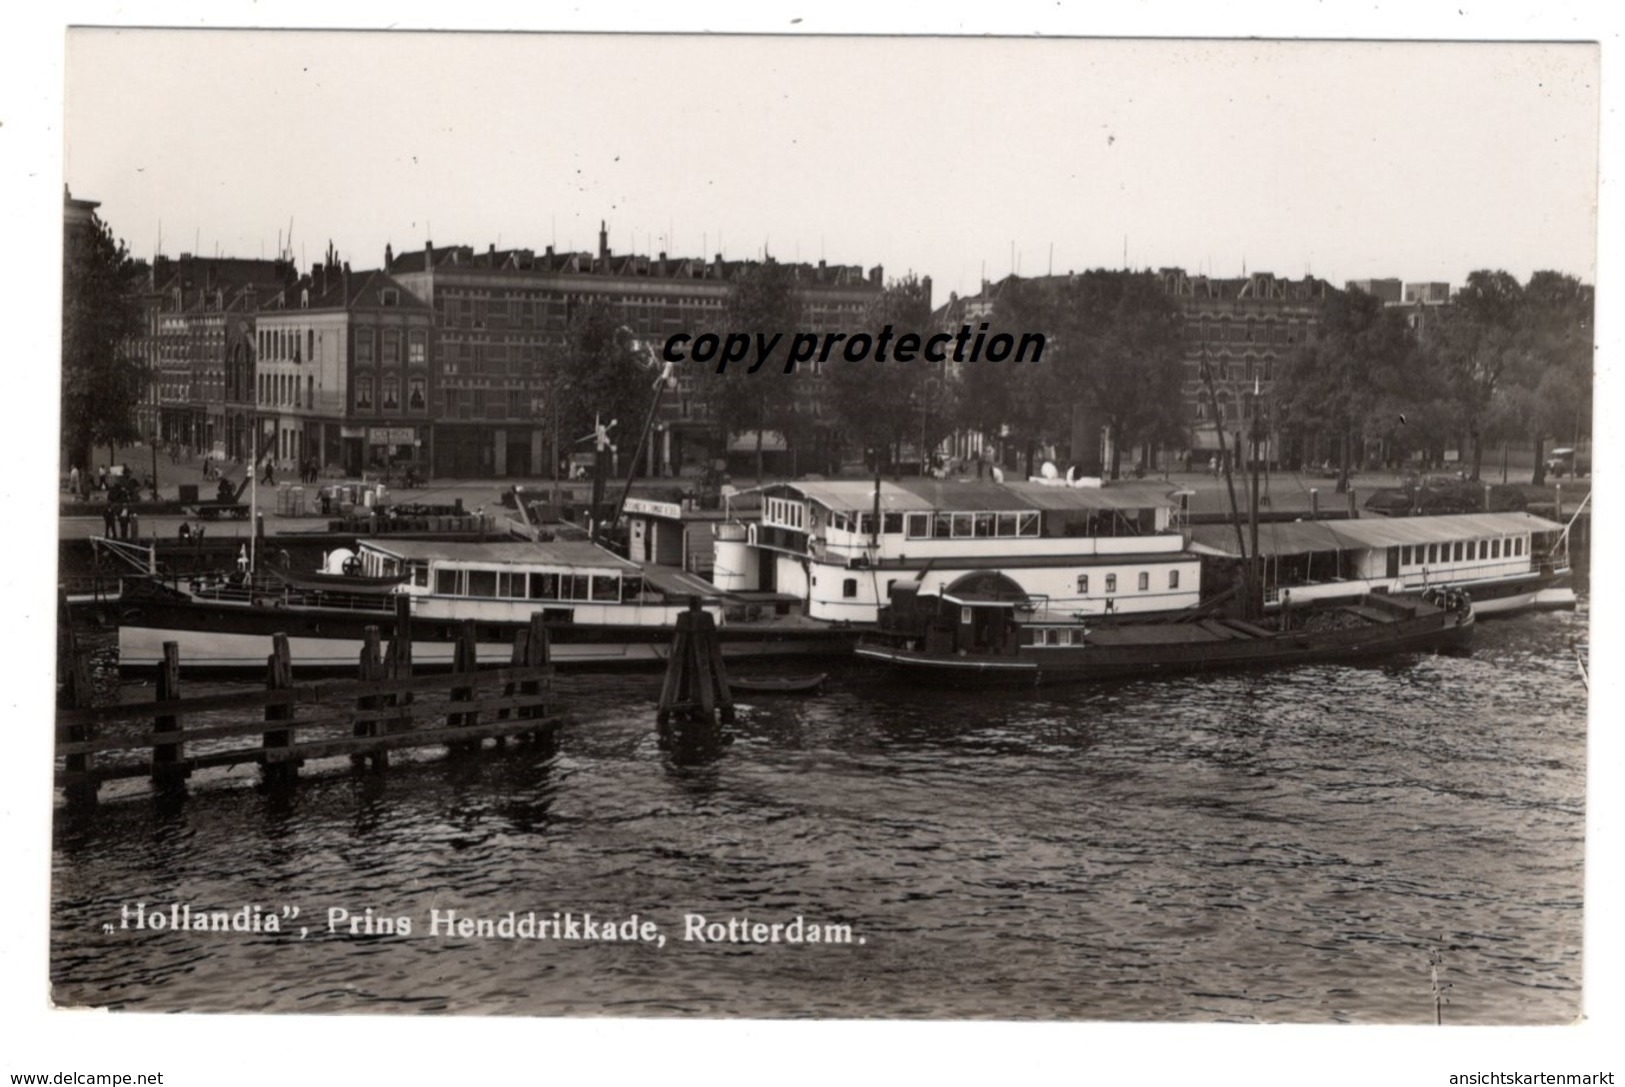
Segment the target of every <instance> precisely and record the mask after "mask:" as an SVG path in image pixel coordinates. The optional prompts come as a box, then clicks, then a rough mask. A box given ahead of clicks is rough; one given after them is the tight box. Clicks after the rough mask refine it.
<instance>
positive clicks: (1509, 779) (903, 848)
mask: <svg viewBox="0 0 1625 1087" xmlns="http://www.w3.org/2000/svg"><path fill="white" fill-rule="evenodd" d="M1586 622H1587V613H1586V607H1585V604H1584V602H1582V605H1581V608H1580V610H1578V611H1577V612H1573V613H1556V614H1546V615H1531V616H1523V617H1517V618H1512V619H1504V620H1490V621H1485V622H1482V623H1480V624H1479V629H1478V635H1477V640H1476V644H1475V646H1474V647H1473V649H1472V650H1471V651H1470V652H1468V653H1466V654H1463V655H1459V656H1420V657H1408V658H1400V659H1396V660H1393V661H1389V662H1385V663H1381V664H1371V665H1363V666H1311V667H1303V668H1297V669H1286V670H1276V671H1268V672H1246V673H1234V674H1228V675H1211V676H1195V677H1189V678H1183V679H1170V678H1159V679H1157V680H1156V681H1154V682H1151V681H1133V682H1121V683H1113V684H1096V685H1093V686H1084V687H1075V688H1055V689H1049V690H1042V691H1036V692H1010V691H1003V692H997V693H977V694H967V693H964V692H956V691H950V690H942V689H935V688H931V687H922V686H918V685H913V684H903V683H898V682H897V681H895V680H893V679H891V678H890V677H888V676H887V675H885V674H884V673H882V672H874V671H864V670H859V669H857V668H855V667H854V668H850V669H848V668H846V667H845V666H837V671H836V672H834V673H833V675H832V678H831V682H830V683H829V685H828V686H827V687H826V690H825V693H824V694H823V695H822V696H819V697H811V698H808V697H802V698H793V697H772V696H765V695H755V696H749V695H747V696H744V697H743V698H742V700H741V710H740V715H739V720H738V722H737V723H736V725H735V726H734V729H733V733H734V742H733V743H732V744H731V745H729V746H728V747H726V748H725V749H724V750H723V751H722V753H721V754H720V756H719V757H717V758H715V759H714V760H712V761H709V762H707V763H704V764H702V765H697V766H680V765H676V764H674V763H673V762H672V761H671V760H670V759H669V758H668V757H667V756H666V754H665V753H663V752H662V750H661V748H660V747H659V745H658V744H657V742H656V736H655V729H654V720H653V719H654V705H655V700H656V698H657V695H658V683H659V677H658V676H652V675H644V676H609V677H606V676H566V677H562V678H561V679H560V680H559V682H558V688H559V690H560V692H561V694H562V695H563V696H564V697H565V699H566V700H567V701H568V702H569V704H570V709H571V711H572V712H573V713H574V714H575V715H576V716H577V717H578V718H579V720H578V721H577V723H575V724H572V725H569V726H567V727H566V728H565V730H564V731H563V732H562V734H561V736H560V739H559V742H558V745H557V749H556V750H555V751H548V750H545V749H539V748H523V747H521V748H509V749H508V750H507V751H505V752H501V753H498V752H487V753H484V754H481V755H479V756H477V757H473V758H468V759H463V760H456V761H452V760H447V759H444V758H442V757H438V756H433V757H424V758H421V759H419V760H417V761H411V762H407V761H403V760H402V759H401V758H400V757H399V756H397V763H396V765H395V766H394V767H393V768H391V769H390V770H388V771H387V772H384V773H382V774H358V773H352V772H351V771H350V770H349V769H348V768H347V766H346V765H344V764H341V763H331V764H326V765H325V768H324V767H323V766H320V765H318V766H313V767H308V768H307V770H306V772H305V776H304V778H303V780H302V781H301V782H300V784H299V785H298V786H296V787H295V788H293V789H291V790H283V791H276V792H267V791H264V790H261V789H259V788H257V787H255V785H254V779H253V777H252V775H251V774H242V775H238V776H236V777H227V778H225V779H222V780H215V781H211V780H210V779H207V778H205V777H203V776H202V775H200V776H199V778H198V779H196V780H195V781H194V783H193V786H192V789H191V794H190V796H189V797H188V798H186V799H185V800H183V801H170V800H159V799H155V798H152V797H148V796H145V795H136V796H129V797H125V798H122V799H121V798H119V796H118V794H117V793H115V792H114V791H113V790H111V789H109V790H107V791H106V792H105V793H104V802H103V803H102V804H101V805H100V806H99V807H98V808H97V809H95V810H93V811H91V812H88V813H85V814H82V815H81V814H71V815H70V814H68V813H67V812H65V811H61V810H59V812H58V818H57V820H56V827H55V832H54V852H53V862H54V863H53V867H54V875H53V886H52V900H53V913H52V917H53V932H52V943H51V947H52V954H51V973H52V980H53V983H54V992H55V996H56V999H57V1000H58V1001H60V1002H63V1003H67V1004H85V1005H96V1006H111V1007H116V1008H127V1009H143V1010H191V1011H205V1010H232V1011H286V1012H361V1013H389V1012H417V1013H421V1012H436V1013H448V1012H449V1013H498V1014H523V1015H570V1014H595V1015H598V1014H609V1015H641V1016H734V1015H738V1016H755V1017H801V1016H820V1017H869V1016H883V1017H901V1018H914V1017H931V1018H942V1017H949V1018H953V1017H974V1018H1001V1019H1008V1018H1039V1019H1055V1018H1063V1019H1087V1020H1113V1021H1144V1020H1157V1021H1181V1022H1208V1021H1262V1022H1298V1023H1324V1022H1359V1023H1430V1022H1433V1021H1434V1019H1435V1016H1436V1015H1437V1016H1438V1017H1440V1018H1442V1019H1443V1020H1444V1021H1445V1022H1447V1023H1448V1022H1459V1023H1495V1024H1513V1023H1558V1022H1566V1021H1569V1020H1572V1019H1574V1018H1575V1017H1576V1016H1577V1015H1578V1014H1579V1012H1580V1009H1581V980H1582V978H1581V951H1582V947H1581V929H1582V906H1583V901H1582V887H1583V863H1584V811H1585V808H1584V801H1585V769H1586V768H1585V752H1586V690H1585V687H1584V685H1583V684H1582V682H1581V680H1580V678H1579V675H1578V671H1577V668H1576V665H1575V661H1574V655H1573V651H1572V649H1571V641H1572V640H1574V639H1576V638H1578V639H1581V640H1583V639H1584V636H1585V630H1586ZM203 690H204V688H201V687H199V686H198V685H188V688H187V693H188V694H194V693H203ZM137 903H142V904H144V905H145V907H146V909H147V910H148V911H151V910H153V909H154V908H155V907H156V908H160V909H161V910H162V911H163V912H165V913H166V914H167V912H168V910H169V906H170V904H171V903H175V904H183V905H189V906H191V907H192V909H193V910H194V911H202V910H213V911H225V910H230V911H238V910H240V909H241V908H242V907H244V906H249V907H251V908H252V907H256V906H257V907H259V908H260V910H261V916H262V919H263V917H264V916H268V915H270V914H272V913H278V915H279V917H280V916H282V914H281V913H280V912H279V911H282V910H284V909H286V908H289V907H297V909H298V911H299V913H298V916H297V917H293V916H291V915H290V916H289V920H288V922H287V924H286V925H285V926H284V928H283V930H282V931H279V932H276V933H270V932H266V931H264V930H263V926H262V931H260V932H257V933H256V932H251V931H250V932H232V931H211V932H202V931H184V930H183V931H171V930H168V929H162V930H155V929H153V928H150V927H149V928H145V929H136V928H120V927H118V926H119V923H120V918H121V908H125V907H128V908H130V909H133V908H134V907H135V906H136V904H137ZM368 908H371V909H372V911H373V916H374V917H375V918H383V917H392V918H394V917H400V918H405V919H406V920H407V921H409V922H410V923H411V925H412V926H413V931H412V932H411V934H410V935H405V934H402V933H401V931H400V929H399V927H397V931H396V932H395V934H393V935H381V934H378V928H379V927H381V926H375V929H374V933H373V934H372V935H367V934H366V933H365V930H364V929H363V930H361V931H358V932H356V933H354V934H352V933H351V932H349V931H348V929H346V928H344V927H343V926H342V925H341V927H340V930H339V931H336V932H334V931H329V928H328V924H327V922H328V919H329V913H328V911H329V910H346V911H348V912H349V915H350V916H351V917H354V918H364V917H365V913H364V911H365V910H366V909H368ZM449 910H456V911H457V915H458V916H468V917H473V918H489V919H493V920H495V919H500V918H503V917H505V916H506V915H507V914H508V912H509V911H514V913H515V914H516V915H517V917H518V918H524V917H525V916H526V915H527V914H529V913H531V912H532V911H534V913H535V915H536V916H537V917H539V918H542V919H544V920H546V919H549V918H551V917H552V916H553V914H554V912H555V911H557V912H558V913H559V914H560V915H561V920H563V919H565V918H563V915H565V914H567V913H568V914H571V915H573V917H574V918H575V919H576V920H577V921H580V920H581V917H582V915H583V914H586V913H590V914H591V915H592V916H593V918H595V919H599V920H603V919H609V920H612V921H615V922H626V921H628V920H630V919H631V918H632V917H633V915H636V917H637V921H638V923H639V924H643V923H645V922H651V921H652V922H653V923H654V925H653V926H652V929H653V930H657V931H658V933H659V935H662V936H664V937H665V938H666V942H665V945H664V946H660V945H659V943H658V941H650V942H642V941H615V942H606V941H604V940H602V939H599V940H588V939H585V938H582V939H509V938H504V937H503V936H501V935H493V936H483V935H480V934H478V932H477V931H476V933H475V934H474V935H468V936H464V935H461V934H459V933H458V932H457V931H455V929H453V930H452V931H449V932H447V931H443V930H434V929H432V928H431V921H432V919H433V918H435V917H437V916H438V917H440V918H442V919H443V918H445V916H446V911H449ZM432 911H440V913H439V914H434V913H433V912H432ZM691 916H702V917H703V918H704V919H705V921H704V924H703V925H702V926H700V927H699V928H698V929H697V930H695V929H694V928H693V926H694V925H695V922H693V921H692V920H691ZM798 917H799V918H801V919H802V922H801V926H800V928H799V929H798V930H794V931H799V933H800V934H801V935H803V936H805V934H806V932H807V931H808V929H809V928H811V927H814V926H816V927H817V929H818V931H819V932H821V933H828V934H830V935H832V936H833V937H834V938H835V942H830V943H817V944H814V943H810V942H802V943H792V942H778V943H750V942H727V941H726V939H724V940H723V941H722V942H716V941H706V942H701V941H699V940H694V939H685V936H686V935H691V934H694V932H695V931H697V934H698V935H701V936H704V935H706V934H707V926H710V925H713V924H721V925H725V924H726V922H727V921H728V920H729V919H730V918H737V919H741V920H744V921H748V922H749V923H750V924H755V923H761V924H763V925H772V924H781V925H787V926H788V925H789V924H790V923H791V922H794V921H795V920H796V919H797V918H798ZM166 920H167V918H166ZM846 926H849V931H850V935H851V939H850V942H841V941H842V940H843V938H844V937H845V935H846V933H847V932H848V929H847V928H846ZM301 928H302V929H304V935H303V938H301V934H300V931H299V930H300V929H301ZM586 931H588V930H582V934H585V932H586ZM736 931H739V932H742V933H743V934H744V935H746V936H747V937H748V936H750V935H751V934H752V931H753V930H752V929H751V928H750V927H749V925H748V924H747V925H746V926H745V927H744V928H743V929H739V928H738V926H736ZM758 931H759V933H770V932H771V930H770V929H766V928H764V929H762V930H758ZM791 931H793V930H792V929H791V928H783V929H781V930H780V933H781V934H784V935H787V934H788V933H790V932H791ZM710 932H711V933H712V934H713V935H720V934H721V933H720V931H719V930H717V929H711V930H710ZM567 934H568V932H567V931H561V933H560V935H567ZM600 935H601V934H600ZM1435 968H1436V970H1437V976H1438V981H1439V984H1440V986H1441V991H1442V1002H1441V1003H1439V1004H1438V1005H1437V1006H1436V1003H1435V996H1434V988H1433V974H1434V971H1435Z"/></svg>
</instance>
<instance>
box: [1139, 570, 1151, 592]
mask: <svg viewBox="0 0 1625 1087" xmlns="http://www.w3.org/2000/svg"><path fill="white" fill-rule="evenodd" d="M1149 588H1151V574H1150V572H1149V571H1147V570H1141V571H1140V591H1141V592H1142V593H1143V592H1145V591H1146V590H1147V589H1149Z"/></svg>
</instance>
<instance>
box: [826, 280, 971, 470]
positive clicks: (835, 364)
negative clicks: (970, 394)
mask: <svg viewBox="0 0 1625 1087" xmlns="http://www.w3.org/2000/svg"><path fill="white" fill-rule="evenodd" d="M930 324H931V299H930V297H929V296H928V295H927V294H926V290H925V284H923V283H922V282H921V281H920V280H919V279H918V278H916V277H915V276H912V275H910V276H908V277H906V278H904V279H900V280H894V281H893V282H892V283H890V284H888V285H887V287H886V289H885V290H884V291H883V292H882V293H881V295H880V297H878V298H876V299H875V300H874V301H873V302H872V303H870V305H869V309H868V312H867V313H866V314H865V331H866V332H868V333H869V334H871V335H878V334H880V333H881V331H882V330H884V329H885V328H886V327H887V326H890V327H891V329H892V339H891V343H892V344H893V345H895V344H896V342H897V340H898V339H899V338H901V337H903V336H905V335H910V334H912V335H915V336H918V337H919V338H920V339H921V341H922V342H923V341H924V340H925V338H926V337H927V336H929V335H930V333H931V328H930ZM871 330H872V331H871ZM878 354H879V351H878V350H875V351H873V352H871V354H870V357H869V358H866V359H863V360H862V361H859V362H847V361H845V360H844V359H839V358H836V359H832V360H831V361H830V362H827V363H825V364H824V366H825V369H824V380H825V382H826V384H827V387H828V390H829V404H830V407H831V409H832V410H833V411H834V414H835V424H836V427H837V428H838V429H839V431H840V433H841V437H842V438H843V439H844V440H846V441H852V442H856V443H857V444H859V445H861V446H862V447H863V448H864V449H866V450H873V451H874V456H875V458H876V461H875V464H874V469H875V471H877V472H879V471H881V470H882V469H883V466H884V465H885V463H886V462H887V461H888V460H889V459H890V456H889V452H888V451H889V450H892V449H893V448H895V447H897V446H900V445H902V444H903V443H904V442H907V441H912V440H919V441H920V442H921V449H920V456H921V458H922V460H923V458H924V457H925V449H926V447H927V443H929V442H930V441H931V439H932V438H933V437H940V436H941V434H942V433H943V432H944V431H945V430H947V429H950V428H951V427H952V418H951V414H950V412H949V410H948V407H947V404H946V402H945V400H944V394H943V391H942V390H943V382H944V380H945V373H944V370H945V366H944V364H943V363H940V362H928V361H925V360H924V359H923V358H922V357H920V356H919V355H916V357H915V358H914V359H913V360H912V361H909V362H900V361H898V360H897V358H896V357H895V355H894V354H893V353H888V354H887V356H886V359H885V361H881V360H880V359H879V358H878ZM933 411H934V412H935V418H934V419H933V414H932V413H933ZM923 467H924V466H923V464H922V469H923Z"/></svg>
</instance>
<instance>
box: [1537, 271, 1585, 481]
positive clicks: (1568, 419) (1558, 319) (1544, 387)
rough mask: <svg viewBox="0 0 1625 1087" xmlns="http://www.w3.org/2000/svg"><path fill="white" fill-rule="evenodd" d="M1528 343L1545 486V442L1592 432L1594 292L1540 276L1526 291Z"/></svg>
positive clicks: (1567, 279)
mask: <svg viewBox="0 0 1625 1087" xmlns="http://www.w3.org/2000/svg"><path fill="white" fill-rule="evenodd" d="M1524 303H1525V316H1526V325H1527V341H1526V344H1527V346H1526V350H1525V353H1524V360H1525V365H1524V367H1523V368H1522V374H1521V375H1520V376H1521V378H1522V382H1523V384H1524V385H1526V386H1528V387H1532V389H1533V393H1532V395H1531V396H1530V397H1529V404H1530V406H1531V410H1530V412H1529V419H1528V424H1529V427H1528V434H1529V436H1530V438H1531V439H1532V440H1533V442H1534V445H1535V474H1534V478H1533V482H1534V483H1535V485H1536V486H1540V485H1542V484H1544V483H1545V482H1546V457H1545V450H1544V445H1545V440H1546V438H1547V437H1553V438H1555V439H1556V440H1558V441H1561V440H1562V438H1563V437H1564V436H1566V435H1572V438H1573V440H1574V442H1575V443H1576V444H1578V442H1579V441H1580V438H1581V435H1582V434H1584V433H1587V432H1588V431H1589V429H1590V428H1589V427H1587V426H1585V425H1584V424H1585V423H1586V422H1587V421H1588V420H1589V419H1590V418H1591V381H1592V357H1593V328H1594V325H1593V322H1594V320H1595V308H1596V293H1595V290H1594V289H1593V288H1592V287H1591V286H1589V285H1587V284H1584V283H1581V282H1580V281H1579V280H1577V279H1575V278H1574V277H1572V276H1566V275H1562V274H1561V273H1558V272H1536V273H1535V274H1534V275H1532V276H1530V277H1529V283H1528V285H1527V286H1526V287H1525V288H1524Z"/></svg>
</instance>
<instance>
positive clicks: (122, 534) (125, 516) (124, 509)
mask: <svg viewBox="0 0 1625 1087" xmlns="http://www.w3.org/2000/svg"><path fill="white" fill-rule="evenodd" d="M118 538H119V539H121V540H128V539H129V538H130V507H129V506H120V507H119V508H118Z"/></svg>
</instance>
